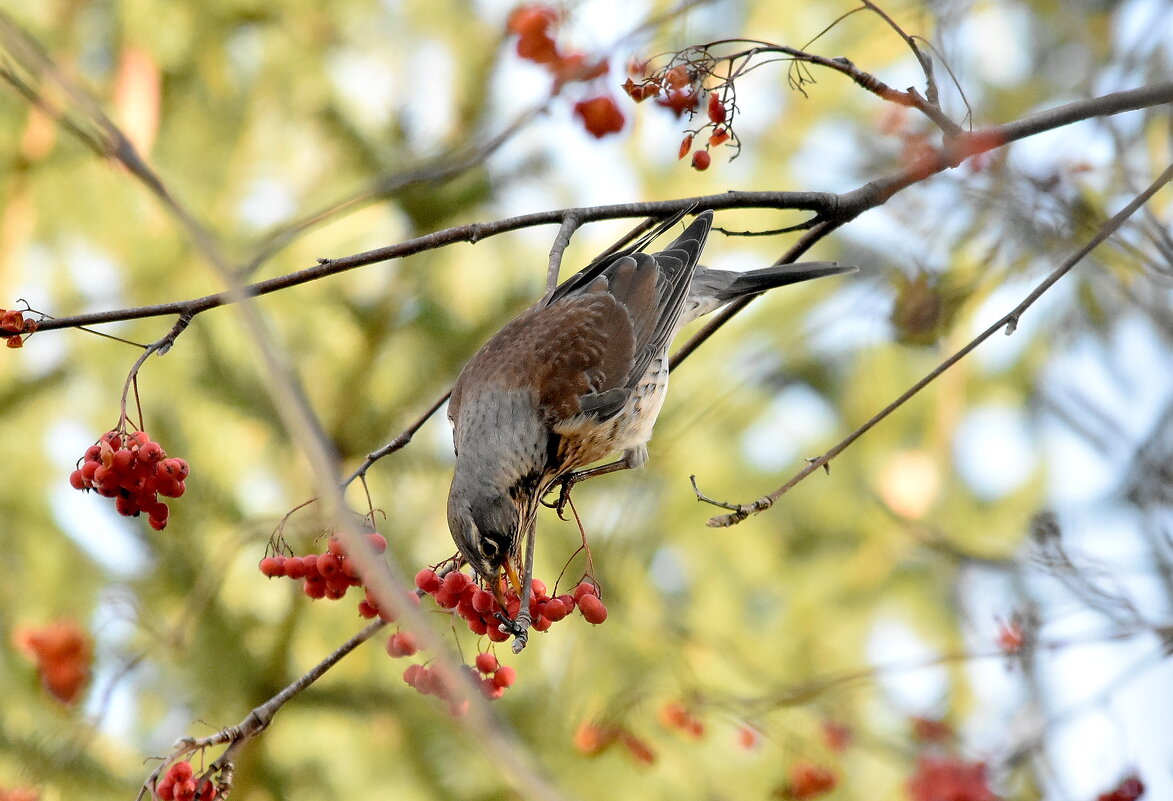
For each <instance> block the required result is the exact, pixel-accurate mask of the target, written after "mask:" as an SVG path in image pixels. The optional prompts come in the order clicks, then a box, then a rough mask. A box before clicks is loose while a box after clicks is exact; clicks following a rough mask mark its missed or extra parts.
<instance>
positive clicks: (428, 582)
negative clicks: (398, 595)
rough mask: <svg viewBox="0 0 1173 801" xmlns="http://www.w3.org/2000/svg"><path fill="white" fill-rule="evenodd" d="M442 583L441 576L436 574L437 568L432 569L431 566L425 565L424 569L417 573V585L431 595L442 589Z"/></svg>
mask: <svg viewBox="0 0 1173 801" xmlns="http://www.w3.org/2000/svg"><path fill="white" fill-rule="evenodd" d="M440 584H441V581H440V577H439V576H438V575H436V571H435V570H432V569H431V568H429V567H425V568H424V569H423V570H421V571H420V572H418V573H416V574H415V586H417V587H419V588H420V589H421V590H423V591H424V592H426V593H428V594H429V595H430V594H431V593H434V592H435V591H436V590H438V589H440Z"/></svg>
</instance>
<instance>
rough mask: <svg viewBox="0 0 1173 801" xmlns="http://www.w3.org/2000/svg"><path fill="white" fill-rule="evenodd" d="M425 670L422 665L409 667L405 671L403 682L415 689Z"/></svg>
mask: <svg viewBox="0 0 1173 801" xmlns="http://www.w3.org/2000/svg"><path fill="white" fill-rule="evenodd" d="M423 669H424V668H423V666H422V665H408V666H407V667H406V668H405V669H404V671H403V680H404V681H405V682H407V683H408V684H410V685H411V686H412V687H414V686H415V683H416V682H417V681H418V680H419V677H420V673H421V672H422V671H423Z"/></svg>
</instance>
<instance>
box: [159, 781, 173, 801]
mask: <svg viewBox="0 0 1173 801" xmlns="http://www.w3.org/2000/svg"><path fill="white" fill-rule="evenodd" d="M155 797H156V798H158V799H159V801H175V782H173V781H172V780H171V777H170V776H165V777H163V781H161V782H159V783H158V784H156V785H155Z"/></svg>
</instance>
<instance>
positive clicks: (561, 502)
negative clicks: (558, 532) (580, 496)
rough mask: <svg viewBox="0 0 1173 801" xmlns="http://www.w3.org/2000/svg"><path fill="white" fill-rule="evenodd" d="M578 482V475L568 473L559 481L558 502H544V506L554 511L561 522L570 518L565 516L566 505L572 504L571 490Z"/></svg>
mask: <svg viewBox="0 0 1173 801" xmlns="http://www.w3.org/2000/svg"><path fill="white" fill-rule="evenodd" d="M578 481H579V478H578V474H577V473H568V474H567V475H564V476H562V478H560V479H558V481H557V484H558V500H556V501H554V502H553V503H550V502H548V501H546V500H542V502H541V503H542V506H545V507H546V508H547V509H553V510H554V511H555V512H557V513H558V519H559V520H567V519H568V518H567V517H566V515H565V511H566V505H567V504H568V503H570V488H571V487H573V486H574V485H575V484H577V483H578Z"/></svg>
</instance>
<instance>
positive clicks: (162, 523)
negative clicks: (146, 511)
mask: <svg viewBox="0 0 1173 801" xmlns="http://www.w3.org/2000/svg"><path fill="white" fill-rule="evenodd" d="M163 510H164V511H163V513H162V514H156V513H155V512H152V513H151V514H150V515H149V516H148V517H147V522H148V523H150V524H151V528H153V529H154V530H155V531H162V530H163V529H165V528H167V518H168V517H169V516H170V514H171V511H170V510H169V509H167V506H166V505H164V506H163ZM156 511H157V510H156Z"/></svg>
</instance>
